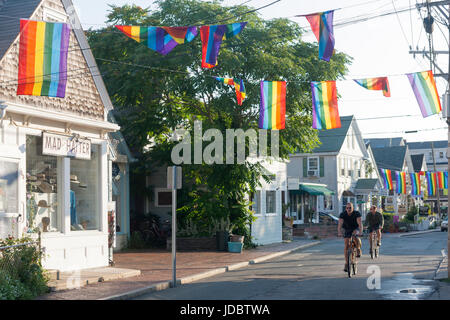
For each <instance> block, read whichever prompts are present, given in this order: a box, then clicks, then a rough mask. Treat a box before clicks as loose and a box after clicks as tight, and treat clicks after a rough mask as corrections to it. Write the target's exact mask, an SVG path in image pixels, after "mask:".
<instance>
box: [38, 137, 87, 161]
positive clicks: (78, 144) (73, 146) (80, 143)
mask: <svg viewBox="0 0 450 320" xmlns="http://www.w3.org/2000/svg"><path fill="white" fill-rule="evenodd" d="M42 154H45V155H50V156H60V157H74V158H77V159H85V160H90V159H91V140H89V139H87V138H81V137H79V136H63V135H59V134H54V133H48V132H43V133H42Z"/></svg>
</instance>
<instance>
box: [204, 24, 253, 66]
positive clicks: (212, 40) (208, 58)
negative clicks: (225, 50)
mask: <svg viewBox="0 0 450 320" xmlns="http://www.w3.org/2000/svg"><path fill="white" fill-rule="evenodd" d="M246 25H247V22H239V23H231V24H222V25H212V26H201V27H200V37H201V40H202V68H208V69H210V68H214V67H215V66H216V65H217V63H218V62H217V56H218V55H219V50H220V46H221V45H222V41H223V40H224V39H228V38H231V37H234V36H235V35H237V34H239V33H240V32H241V31H242V30H243V29H244V28H245V26H246Z"/></svg>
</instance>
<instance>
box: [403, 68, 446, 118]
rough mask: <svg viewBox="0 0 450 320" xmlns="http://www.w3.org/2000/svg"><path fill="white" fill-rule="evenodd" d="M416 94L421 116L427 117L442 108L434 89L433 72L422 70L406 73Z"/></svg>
mask: <svg viewBox="0 0 450 320" xmlns="http://www.w3.org/2000/svg"><path fill="white" fill-rule="evenodd" d="M407 76H408V79H409V82H410V83H411V87H412V89H413V91H414V95H415V96H416V100H417V103H418V104H419V107H420V111H421V112H422V116H423V117H424V118H425V117H428V116H431V115H433V114H437V113H439V112H440V111H441V110H442V107H441V101H440V100H439V94H438V92H437V89H436V83H435V81H434V77H433V72H431V70H429V71H423V72H416V73H408V74H407Z"/></svg>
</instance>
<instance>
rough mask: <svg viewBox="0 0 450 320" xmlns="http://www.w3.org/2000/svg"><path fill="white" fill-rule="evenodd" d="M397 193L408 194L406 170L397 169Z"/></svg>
mask: <svg viewBox="0 0 450 320" xmlns="http://www.w3.org/2000/svg"><path fill="white" fill-rule="evenodd" d="M395 178H396V184H397V193H401V194H406V172H399V171H395Z"/></svg>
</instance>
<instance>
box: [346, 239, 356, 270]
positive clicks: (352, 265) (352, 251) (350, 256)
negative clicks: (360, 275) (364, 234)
mask: <svg viewBox="0 0 450 320" xmlns="http://www.w3.org/2000/svg"><path fill="white" fill-rule="evenodd" d="M357 237H358V236H357V235H355V234H352V237H351V238H350V239H351V241H350V246H349V248H348V249H347V261H346V262H347V274H348V277H349V278H351V277H352V273H353V275H356V273H357V272H358V267H357V264H358V261H357V250H358V247H357V245H356V243H357V241H358V238H357Z"/></svg>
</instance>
